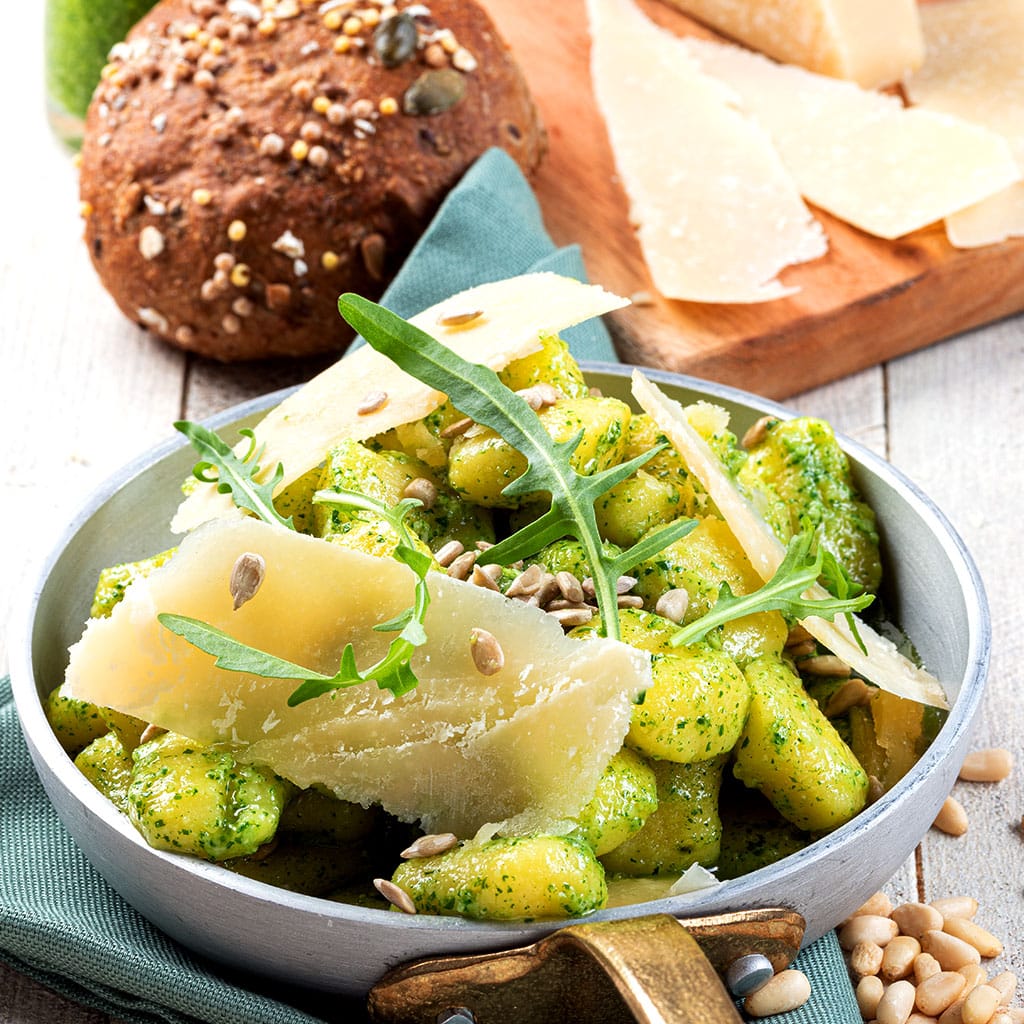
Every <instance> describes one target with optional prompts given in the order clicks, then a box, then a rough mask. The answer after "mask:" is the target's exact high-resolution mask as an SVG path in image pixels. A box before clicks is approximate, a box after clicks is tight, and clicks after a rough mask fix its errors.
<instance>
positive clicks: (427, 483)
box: [402, 476, 437, 512]
mask: <svg viewBox="0 0 1024 1024" xmlns="http://www.w3.org/2000/svg"><path fill="white" fill-rule="evenodd" d="M402 497H403V498H416V499H417V501H419V502H421V503H422V505H423V508H424V509H425V510H426V511H427V512H429V511H430V510H431V509H432V508H433V507H434V505H435V503H436V502H437V487H436V486H435V485H434V481H433V480H428V479H427V478H426V477H425V476H418V477H416V479H415V480H410V481H409V482H408V483H407V484H406V485H405V489H404V490H403V491H402Z"/></svg>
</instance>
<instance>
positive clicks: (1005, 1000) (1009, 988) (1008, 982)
mask: <svg viewBox="0 0 1024 1024" xmlns="http://www.w3.org/2000/svg"><path fill="white" fill-rule="evenodd" d="M989 984H990V985H991V986H992V987H993V988H994V989H996V990H997V991H998V992H999V995H1000V1000H999V1005H1000V1006H1006V1005H1008V1004H1009V1002H1010V1000H1011V999H1012V998H1013V996H1014V993H1015V992H1016V991H1017V975H1016V974H1014V973H1013V972H1012V971H1003V973H1002V974H997V975H996V976H995V977H994V978H993V979H992V980H991V981H990V982H989Z"/></svg>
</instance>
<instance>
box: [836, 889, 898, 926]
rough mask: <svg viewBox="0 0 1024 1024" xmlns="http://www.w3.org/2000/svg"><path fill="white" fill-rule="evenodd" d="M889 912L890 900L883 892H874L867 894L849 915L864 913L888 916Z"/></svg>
mask: <svg viewBox="0 0 1024 1024" xmlns="http://www.w3.org/2000/svg"><path fill="white" fill-rule="evenodd" d="M891 913H892V900H891V899H889V897H888V896H887V895H886V894H885V893H884V892H876V893H875V894H874V895H873V896H869V897H868V898H867V899H866V900H865V901H864V902H863V903H862V904H861V905H860V906H859V907H858V908H857V909H856V910H855V911H854V912H853V913H852V914H851V915H850V917H863V916H864V915H865V914H871V915H873V916H877V917H888V916H889V915H890V914H891ZM847 920H849V918H848V919H847ZM843 923H844V924H845V923H846V922H845V921H844V922H843Z"/></svg>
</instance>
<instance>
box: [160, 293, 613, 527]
mask: <svg viewBox="0 0 1024 1024" xmlns="http://www.w3.org/2000/svg"><path fill="white" fill-rule="evenodd" d="M628 302H629V300H628V299H623V298H620V297H619V296H617V295H613V294H612V293H611V292H606V291H605V290H604V289H603V288H599V287H597V286H596V285H588V284H581V283H580V282H579V281H575V280H573V279H572V278H568V277H560V276H559V275H558V274H551V273H538V274H524V275H522V276H521V277H513V278H509V279H508V280H504V281H495V282H492V283H490V284H484V285H479V286H478V287H476V288H470V289H469V290H468V291H464V292H460V293H459V294H458V295H453V296H452V297H451V298H449V299H445V300H444V301H443V302H439V303H438V304H437V305H435V306H431V307H430V308H429V309H426V310H424V311H423V312H422V313H419V314H418V315H417V316H414V317H413V318H412V320H411V321H410V322H411V323H413V324H415V325H416V326H417V327H419V328H420V329H421V330H423V331H426V333H427V334H430V335H431V336H433V337H434V338H436V339H437V340H438V341H440V342H443V343H444V344H445V345H447V346H448V347H449V348H451V349H452V351H454V352H457V353H458V354H459V355H461V356H462V357H463V358H467V359H472V360H473V361H474V362H476V363H482V364H484V365H485V366H489V367H490V368H491V369H492V370H501V369H504V367H505V366H507V365H508V364H509V363H510V362H511V361H512V360H513V359H518V358H520V357H521V356H525V355H529V354H530V353H531V352H535V351H537V349H538V348H539V347H540V341H539V336H540V335H541V334H545V333H550V334H557V333H558V332H559V331H563V330H565V329H566V328H569V327H572V326H573V325H574V324H578V323H580V322H581V321H583V320H589V319H590V318H591V317H595V316H600V315H601V314H602V313H608V312H610V311H611V310H613V309H621V308H622V307H623V306H625V305H628ZM467 310H470V311H474V312H475V311H477V310H479V311H481V315H480V316H478V317H474V318H473V319H472V320H470V321H469V322H466V323H457V322H450V323H448V324H443V323H439V320H441V321H460V320H462V319H463V316H462V314H465V312H466V311H467ZM381 394H383V395H384V398H383V400H381ZM364 396H373V401H374V402H379V405H377V406H376V407H375V408H373V410H372V411H369V412H365V413H363V414H360V413H359V411H358V410H359V407H360V406H361V405H362V404H363V402H362V399H363V398H364ZM444 399H445V396H444V395H443V394H441V392H439V391H435V390H434V389H433V388H431V387H428V386H427V385H426V384H423V383H421V382H420V381H418V380H416V379H415V378H413V377H410V376H408V375H407V374H405V373H403V372H402V371H401V370H399V369H398V367H397V366H395V365H394V363H392V362H391V361H390V360H389V359H387V358H386V357H385V356H382V355H380V354H379V353H378V352H376V351H374V350H373V349H372V348H370V347H369V346H368V345H367V346H364V347H362V348H359V349H356V350H355V351H354V352H352V353H350V354H349V355H346V356H345V357H344V358H343V359H341V360H339V361H338V362H337V363H335V364H334V365H333V366H331V367H329V368H328V369H326V370H324V372H323V373H321V374H319V375H318V376H316V377H314V378H313V379H312V380H311V381H309V383H308V384H306V385H304V386H303V387H302V388H301V389H300V390H299V391H297V392H295V394H293V395H291V396H289V397H288V398H286V399H285V400H284V401H283V402H282V403H281V404H280V405H279V406H277V408H275V409H273V410H271V411H270V412H269V413H268V414H267V415H266V417H265V418H264V419H263V420H262V422H261V423H260V424H259V425H258V426H257V427H256V431H255V432H256V442H257V444H260V445H265V446H266V447H265V451H264V453H263V456H262V458H261V465H262V466H263V467H264V470H265V471H266V473H267V475H269V474H270V472H271V471H272V470H273V467H274V466H275V465H276V464H277V463H281V465H282V466H284V477H283V478H282V480H281V482H280V484H279V485H278V487H277V491H278V492H280V491H282V490H284V488H285V487H287V486H288V484H290V483H292V481H294V480H297V479H298V478H299V477H300V476H302V475H303V474H304V473H307V472H308V471H309V470H311V469H313V468H314V467H315V466H318V465H319V464H320V463H321V462H322V461H323V458H324V454H325V453H326V452H327V450H328V449H329V448H330V447H331V446H332V445H335V444H337V443H338V442H339V441H342V440H345V439H352V440H356V441H363V440H365V439H366V438H368V437H373V436H375V435H376V434H382V433H384V432H385V431H388V430H391V429H392V428H393V427H397V426H401V425H402V424H403V423H411V422H412V421H413V420H418V419H421V418H422V417H424V416H426V415H427V414H428V413H430V412H432V411H433V410H434V409H436V408H437V407H438V406H439V405H440V404H441V403H442V402H443V401H444ZM371 404H373V403H371ZM246 447H247V444H245V443H243V444H241V445H240V446H239V451H241V452H244V451H245V450H246ZM234 511H235V507H234V504H233V503H232V501H231V497H230V495H225V494H219V493H218V492H217V489H216V487H215V486H214V485H213V484H200V485H199V486H198V487H196V489H195V490H194V491H193V492H192V493H191V494H190V495H189V496H188V497H187V498H186V499H185V500H184V501H183V502H182V503H181V505H180V507H179V508H178V511H177V513H176V514H175V516H174V518H173V520H172V521H171V529H172V530H173V531H174V532H175V533H184V532H185V531H187V530H191V529H192V528H193V527H196V526H198V525H199V524H200V523H203V522H206V521H207V520H208V519H213V518H215V517H217V516H223V515H230V514H233V513H234Z"/></svg>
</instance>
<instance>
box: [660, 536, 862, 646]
mask: <svg viewBox="0 0 1024 1024" xmlns="http://www.w3.org/2000/svg"><path fill="white" fill-rule="evenodd" d="M813 544H814V533H813V532H812V531H810V530H804V531H803V532H802V533H798V534H796V535H795V536H794V537H793V538H792V540H790V542H789V544H788V546H787V548H786V556H785V558H783V560H782V562H781V563H780V564H779V567H778V569H776V570H775V574H774V575H773V576H772V578H771V579H770V580H768V581H767V582H766V583H765V584H764V586H762V587H759V588H758V589H757V590H755V591H754V592H753V593H750V594H744V595H743V596H742V597H737V596H736V595H735V594H734V593H733V592H732V589H731V588H730V586H729V584H728V583H724V582H723V583H722V586H721V589H720V590H719V592H718V600H717V601H716V602H715V606H714V607H713V608H712V609H711V611H709V612H707V613H706V614H705V615H702V616H701V617H700V618H699V619H695V620H694V621H693V622H691V623H690V624H689V625H687V626H684V627H683V628H682V629H681V630H679V632H677V633H675V634H674V635H673V636H672V638H671V640H670V641H669V643H670V644H671V645H672V646H673V647H681V646H683V645H684V644H692V643H694V642H695V641H697V640H702V639H703V638H704V637H705V636H707V634H708V633H710V632H711V630H713V629H715V628H716V627H718V626H721V625H723V624H724V623H726V622H730V621H732V620H733V619H737V618H739V617H740V616H742V615H750V614H752V613H754V612H768V611H780V612H782V613H783V614H785V615H787V616H789V617H790V618H795V619H802V618H806V617H807V616H808V615H817V616H820V617H821V618H825V619H831V618H834V617H835V616H836V615H845V616H846V617H847V621H848V623H849V625H850V629H851V632H852V633H853V635H854V637H855V638H856V640H857V642H858V644H860V646H861V647H862V648H863V646H864V645H863V642H862V641H861V639H860V636H859V635H858V633H857V628H856V623H855V620H854V618H853V613H854V612H859V611H861V610H862V609H864V608H866V607H867V606H868V605H869V604H871V602H872V601H873V600H874V595H873V594H860V595H858V596H852V595H851V593H850V591H851V589H852V588H851V587H850V584H849V580H848V579H847V578H846V574H845V573H844V572H843V570H842V568H841V566H840V565H839V563H838V562H837V561H836V560H835V558H834V557H833V556H832V554H831V553H830V552H827V551H826V550H825V548H824V545H822V544H819V545H818V550H817V552H816V553H812V551H811V548H812V546H813ZM819 578H823V579H825V580H826V581H827V582H828V583H829V584H831V585H832V587H833V589H834V590H835V591H836V593H837V594H838V595H839V596H838V597H828V598H807V597H804V593H805V591H807V589H808V588H810V587H811V586H813V585H814V584H815V583H817V582H818V579H819Z"/></svg>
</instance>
